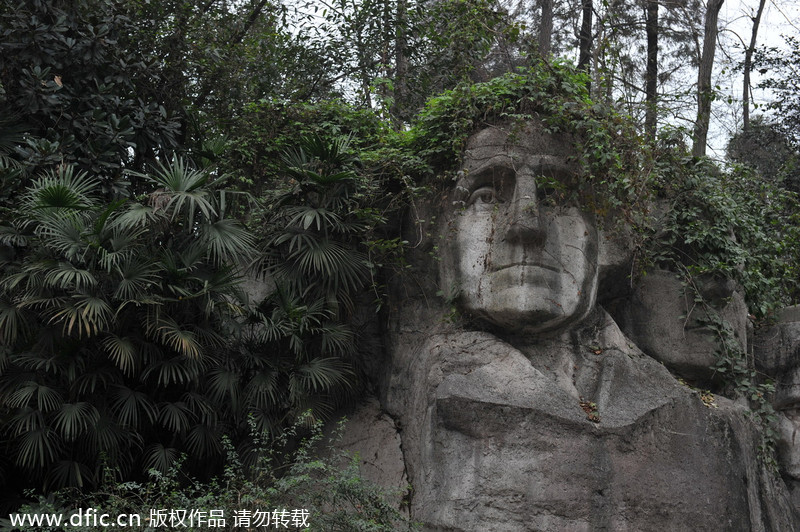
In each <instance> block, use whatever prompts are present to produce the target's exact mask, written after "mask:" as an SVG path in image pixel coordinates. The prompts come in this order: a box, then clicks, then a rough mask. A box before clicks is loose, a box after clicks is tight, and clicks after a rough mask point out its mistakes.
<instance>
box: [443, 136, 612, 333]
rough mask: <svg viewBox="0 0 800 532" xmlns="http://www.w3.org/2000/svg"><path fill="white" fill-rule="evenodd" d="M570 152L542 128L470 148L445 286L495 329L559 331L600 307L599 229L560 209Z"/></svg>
mask: <svg viewBox="0 0 800 532" xmlns="http://www.w3.org/2000/svg"><path fill="white" fill-rule="evenodd" d="M573 145H574V141H573V139H572V138H570V137H569V136H567V135H555V134H551V133H549V132H547V131H546V130H545V128H544V127H543V125H542V124H541V123H540V122H539V121H536V120H531V121H528V122H526V123H525V124H524V125H523V126H493V127H489V128H486V129H483V130H481V131H479V132H477V133H475V134H474V135H472V136H471V137H470V138H469V139H468V141H467V146H466V153H465V157H464V169H463V171H462V172H461V173H460V174H459V175H460V178H459V179H458V182H457V184H456V189H455V192H454V194H453V201H452V204H453V208H452V212H451V213H450V218H449V220H448V224H446V229H445V234H444V235H443V237H444V247H443V250H442V255H443V260H442V262H441V271H440V278H441V279H442V285H443V288H444V289H445V290H449V291H452V292H454V293H456V294H458V298H457V300H458V302H459V305H460V306H461V309H462V310H463V311H465V312H466V313H467V314H469V315H471V316H472V317H474V318H475V319H477V320H479V321H480V322H482V323H483V324H485V325H487V326H489V327H490V328H493V329H501V330H508V331H514V332H525V333H530V332H532V333H538V332H543V331H551V330H556V329H560V328H563V327H564V326H566V325H568V324H570V323H574V322H576V321H578V320H579V319H581V318H582V317H584V316H585V315H586V314H587V313H588V312H589V310H590V309H591V308H592V306H593V305H594V300H595V295H596V291H597V271H598V265H597V261H598V246H597V229H596V227H595V224H594V221H593V219H592V218H591V217H590V216H588V215H587V214H585V213H584V212H582V211H581V210H580V209H579V208H578V207H577V205H575V204H569V203H566V202H565V201H564V196H565V194H564V191H566V190H570V189H574V186H572V185H573V183H574V182H575V180H576V175H577V171H578V168H577V166H576V164H575V162H574V152H573V150H574V148H573Z"/></svg>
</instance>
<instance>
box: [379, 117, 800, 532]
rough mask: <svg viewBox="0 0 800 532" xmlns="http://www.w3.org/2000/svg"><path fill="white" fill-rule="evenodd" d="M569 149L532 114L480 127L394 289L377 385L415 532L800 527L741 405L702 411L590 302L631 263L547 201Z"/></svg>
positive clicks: (569, 210)
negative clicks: (418, 526)
mask: <svg viewBox="0 0 800 532" xmlns="http://www.w3.org/2000/svg"><path fill="white" fill-rule="evenodd" d="M574 146H575V143H574V142H573V139H571V138H569V137H568V136H560V137H558V136H553V135H549V134H548V133H547V132H546V131H545V130H544V128H543V126H542V124H541V123H539V122H537V121H530V122H528V123H527V124H525V125H524V126H522V127H519V126H509V127H506V126H505V125H502V124H501V125H497V126H493V127H490V128H487V129H486V130H483V131H480V132H478V133H476V134H475V135H473V136H472V137H471V138H470V139H469V140H468V142H467V151H466V154H465V159H464V166H463V172H461V174H460V176H459V178H458V181H457V182H456V183H454V184H453V187H452V188H451V190H449V192H448V193H447V195H446V196H445V197H444V199H441V198H436V199H434V200H433V201H431V203H430V205H429V206H428V208H429V210H430V211H431V212H436V210H437V209H441V208H442V207H444V212H438V213H437V214H438V217H437V222H436V225H435V227H434V228H433V234H434V239H435V241H434V242H432V243H431V245H430V246H429V247H428V248H425V249H423V246H420V248H421V249H420V250H419V254H418V257H419V261H420V262H419V264H417V266H418V270H417V271H416V272H415V273H414V274H412V275H411V276H409V278H407V282H406V283H405V284H403V283H399V284H398V285H396V286H394V288H393V291H394V292H393V293H394V297H393V301H392V302H391V308H392V311H391V315H390V318H389V321H388V324H387V330H386V343H387V356H388V360H387V371H386V372H385V373H384V375H383V376H382V380H381V401H382V404H383V405H384V407H385V408H386V409H387V410H388V411H389V413H390V414H392V415H393V416H394V418H395V419H396V420H397V422H398V424H399V426H401V427H402V430H401V437H402V449H403V456H404V461H405V466H406V471H407V472H408V475H409V480H410V482H411V483H412V485H413V487H414V492H413V493H414V495H413V498H412V501H411V509H412V518H413V519H415V520H418V521H420V522H422V523H423V526H424V527H425V529H426V530H477V529H487V530H567V529H568V530H597V529H610V530H616V529H629V530H634V529H635V530H648V529H674V530H678V529H693V530H720V529H730V530H739V529H741V530H770V529H773V530H774V529H784V528H785V529H792V528H794V527H795V524H796V523H795V522H794V516H793V513H792V510H791V506H790V504H789V499H788V494H787V490H786V488H785V486H784V485H783V484H782V483H781V482H780V480H779V479H775V478H774V476H771V475H770V474H769V473H768V472H767V471H766V470H765V469H764V468H763V464H762V463H761V462H760V461H759V459H758V456H757V454H758V453H757V445H758V438H757V436H758V435H757V431H756V429H755V427H754V425H753V423H752V422H751V421H750V419H749V418H748V416H747V408H746V406H743V405H741V404H737V403H734V402H732V401H728V400H726V399H725V398H721V397H720V398H718V399H717V402H716V405H715V406H716V407H715V408H709V407H707V406H706V405H705V404H704V403H703V402H702V401H701V400H700V398H699V396H698V394H697V393H696V392H695V391H693V390H692V389H690V388H688V387H687V386H684V385H683V384H681V383H680V382H678V380H677V379H676V378H675V377H674V376H673V375H672V374H670V372H669V371H668V370H667V368H666V367H665V366H664V364H662V363H661V361H658V360H656V359H654V358H653V357H652V356H648V355H652V353H647V354H645V353H644V352H643V351H642V350H640V349H639V347H638V346H637V342H639V340H638V339H637V341H636V342H634V341H633V340H632V339H630V338H629V337H628V336H626V335H625V334H623V332H622V331H621V330H620V328H619V326H618V324H617V323H616V322H615V320H614V319H613V318H612V317H611V316H610V315H609V314H608V313H607V312H605V310H603V308H602V307H601V306H599V305H597V294H598V293H604V290H605V293H613V292H614V290H615V289H613V288H612V289H608V288H605V289H604V288H603V287H602V286H600V280H601V279H605V280H614V279H619V278H620V275H618V274H617V273H615V272H614V271H613V270H614V268H615V267H616V266H621V265H622V264H624V262H625V260H624V258H620V257H619V256H618V255H616V256H610V254H609V253H607V252H604V251H603V246H604V245H606V243H607V240H606V239H605V238H604V237H603V235H602V234H601V233H600V232H599V231H598V229H597V224H596V222H595V220H594V219H593V217H592V216H591V215H590V214H587V213H585V212H583V211H582V210H581V208H580V207H579V206H578V205H571V204H560V203H559V202H558V194H557V190H558V188H559V186H558V185H559V184H560V185H561V186H563V187H569V186H572V185H573V183H574V179H575V175H576V172H577V170H578V169H577V168H576V167H575V160H576V158H575V157H574ZM548 184H549V185H548ZM554 185H555V186H554ZM434 246H438V255H439V257H438V258H439V260H438V261H434V260H429V256H428V255H429V252H430V251H432V250H434V249H435V248H434ZM413 264H416V263H415V261H414V260H412V265H413ZM431 269H436V270H438V281H439V283H438V284H439V290H441V291H442V292H444V293H445V294H450V296H451V297H450V300H449V301H446V302H443V301H442V300H441V299H439V298H436V297H435V296H434V295H433V293H434V292H435V290H434V289H432V285H433V284H434V283H432V282H431V279H430V278H431V277H436V276H432V275H431ZM426 276H427V277H428V278H425V277H426ZM451 307H455V309H456V310H457V311H458V312H457V314H458V317H457V318H455V319H450V318H452V312H450V310H451ZM703 353H704V354H705V353H706V352H705V351H704V352H703ZM664 362H665V363H666V361H664ZM703 363H704V362H703Z"/></svg>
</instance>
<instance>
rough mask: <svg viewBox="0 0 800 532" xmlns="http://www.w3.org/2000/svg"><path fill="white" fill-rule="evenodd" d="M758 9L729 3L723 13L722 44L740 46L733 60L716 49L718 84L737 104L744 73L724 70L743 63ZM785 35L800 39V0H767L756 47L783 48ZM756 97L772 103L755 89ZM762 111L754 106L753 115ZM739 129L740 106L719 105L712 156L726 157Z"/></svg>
mask: <svg viewBox="0 0 800 532" xmlns="http://www.w3.org/2000/svg"><path fill="white" fill-rule="evenodd" d="M757 9H758V0H727V1H726V2H725V3H724V4H723V5H722V11H721V12H720V28H721V29H722V31H721V33H720V39H721V40H724V41H726V42H723V45H725V44H733V43H739V47H738V48H732V49H730V53H731V57H730V58H726V57H725V55H724V53H722V50H721V49H719V48H718V49H717V55H716V63H717V64H716V65H715V67H714V77H715V83H717V84H719V85H720V88H721V89H722V93H723V95H725V96H731V97H732V98H733V99H734V100H735V101H739V100H740V99H741V97H742V73H741V72H738V71H737V72H730V71H729V72H727V73H724V69H726V68H728V67H729V66H731V64H730V63H731V62H741V61H743V60H744V51H743V48H742V45H741V43H742V42H744V43H745V44H749V43H750V34H751V31H752V27H753V23H752V20H751V19H750V17H751V16H755V12H756V10H757ZM782 35H796V36H800V0H767V3H766V6H765V7H764V13H763V15H762V17H761V24H760V26H759V30H758V40H757V45H758V46H763V45H766V46H775V47H781V46H782V45H783V43H784V40H783V37H782ZM728 48H730V46H729V47H728ZM729 70H730V69H729ZM759 80H760V75H759V73H758V72H757V71H755V72H753V73H752V74H751V79H750V82H751V84H752V85H753V86H754V87H755V86H756V85H757V84H758V82H759ZM753 97H754V99H755V102H754V103H755V104H757V105H758V104H760V105H764V104H766V103H767V102H769V100H770V95H769V94H768V93H766V92H765V91H762V90H757V89H754V91H753ZM762 111H763V110H762V109H753V106H752V104H751V108H750V116H753V115H757V114H760V113H762ZM740 126H741V105H734V106H730V105H728V104H727V103H725V102H718V103H717V105H716V106H715V111H714V117H713V119H712V125H711V131H710V135H709V155H710V156H712V157H718V158H720V159H721V158H723V157H724V153H725V144H726V143H727V140H728V138H729V137H730V135H731V134H732V133H734V132H735V131H736V129H737V128H738V127H740Z"/></svg>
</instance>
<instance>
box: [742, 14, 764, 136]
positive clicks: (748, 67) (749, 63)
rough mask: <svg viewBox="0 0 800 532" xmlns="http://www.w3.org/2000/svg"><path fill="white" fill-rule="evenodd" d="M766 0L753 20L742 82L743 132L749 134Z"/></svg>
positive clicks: (745, 54)
mask: <svg viewBox="0 0 800 532" xmlns="http://www.w3.org/2000/svg"><path fill="white" fill-rule="evenodd" d="M765 4H766V0H761V1H760V2H759V3H758V11H756V16H755V17H751V18H752V20H753V31H752V32H751V33H750V45H749V46H748V47H747V49H746V50H745V52H744V76H743V78H744V79H743V80H742V131H743V132H744V133H747V132H748V131H749V129H750V72H751V71H752V70H753V52H754V51H755V49H756V38H757V37H758V26H759V25H760V24H761V14H762V13H763V12H764V5H765Z"/></svg>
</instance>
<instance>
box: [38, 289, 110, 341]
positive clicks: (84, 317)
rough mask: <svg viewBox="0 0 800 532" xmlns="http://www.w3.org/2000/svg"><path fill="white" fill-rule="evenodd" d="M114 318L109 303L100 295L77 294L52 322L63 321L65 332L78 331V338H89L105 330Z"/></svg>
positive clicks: (54, 316) (51, 319)
mask: <svg viewBox="0 0 800 532" xmlns="http://www.w3.org/2000/svg"><path fill="white" fill-rule="evenodd" d="M112 319H113V312H112V310H111V307H110V306H109V304H108V303H107V302H106V301H105V300H103V299H102V298H100V297H96V296H91V295H83V294H76V295H74V296H72V301H71V304H70V305H69V306H67V307H66V308H62V309H61V310H59V311H57V312H56V313H55V314H54V315H53V317H52V318H50V322H51V323H62V324H63V328H64V332H65V334H67V335H71V334H72V333H73V332H77V334H78V338H81V337H83V336H84V335H85V336H86V337H87V338H88V337H91V336H94V335H96V334H98V333H100V332H101V331H103V330H105V329H106V328H107V326H108V324H109V322H110V321H111V320H112Z"/></svg>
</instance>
